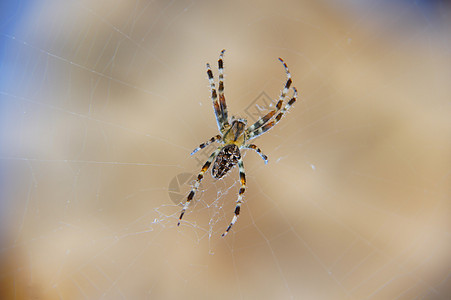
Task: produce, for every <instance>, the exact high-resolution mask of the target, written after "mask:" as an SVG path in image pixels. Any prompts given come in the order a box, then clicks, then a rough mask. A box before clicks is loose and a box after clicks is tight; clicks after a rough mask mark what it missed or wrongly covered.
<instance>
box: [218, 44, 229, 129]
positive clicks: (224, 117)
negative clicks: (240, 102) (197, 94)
mask: <svg viewBox="0 0 451 300" xmlns="http://www.w3.org/2000/svg"><path fill="white" fill-rule="evenodd" d="M224 52H225V50H222V51H221V55H220V56H219V60H218V70H219V87H218V95H219V105H220V107H221V112H222V122H223V124H222V127H224V125H225V124H229V117H228V112H227V104H226V100H225V96H224V62H223V58H224Z"/></svg>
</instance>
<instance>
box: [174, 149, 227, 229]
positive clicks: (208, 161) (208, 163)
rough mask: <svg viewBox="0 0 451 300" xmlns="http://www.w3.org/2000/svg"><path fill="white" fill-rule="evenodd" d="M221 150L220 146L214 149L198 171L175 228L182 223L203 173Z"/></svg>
mask: <svg viewBox="0 0 451 300" xmlns="http://www.w3.org/2000/svg"><path fill="white" fill-rule="evenodd" d="M221 149H222V146H221V147H219V148H218V149H216V151H215V152H213V153H212V154H211V155H210V157H209V158H208V160H207V162H206V163H205V164H204V166H203V167H202V169H201V170H200V172H199V174H198V175H197V180H196V182H195V183H194V186H193V188H192V189H191V191H190V192H189V194H188V196H187V198H186V202H185V204H184V205H183V209H182V212H181V213H180V217H179V222H178V223H177V226H179V225H180V222H181V221H182V218H183V215H184V214H185V211H186V209H187V208H188V205H189V203H190V202H191V200H193V197H194V194H195V193H196V191H197V189H198V188H199V185H200V182H201V181H202V178H204V174H205V172H206V171H207V170H208V168H209V167H210V165H211V162H212V161H213V159H215V157H216V156H217V155H218V153H219V151H221Z"/></svg>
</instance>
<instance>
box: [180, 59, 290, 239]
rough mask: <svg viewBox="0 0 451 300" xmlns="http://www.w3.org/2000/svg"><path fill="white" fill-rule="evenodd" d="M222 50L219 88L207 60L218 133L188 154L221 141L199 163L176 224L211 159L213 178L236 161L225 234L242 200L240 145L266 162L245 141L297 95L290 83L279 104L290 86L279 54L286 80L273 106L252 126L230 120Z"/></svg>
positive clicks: (268, 124) (264, 128)
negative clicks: (234, 191) (288, 96)
mask: <svg viewBox="0 0 451 300" xmlns="http://www.w3.org/2000/svg"><path fill="white" fill-rule="evenodd" d="M224 52H225V50H222V51H221V55H220V56H219V60H218V70H219V81H218V85H219V88H218V92H216V87H215V81H214V78H213V72H212V71H211V68H210V64H208V63H207V75H208V80H209V81H210V88H211V100H212V102H213V108H214V111H215V116H216V121H217V124H218V129H219V132H220V134H218V135H216V136H214V137H212V138H211V139H210V140H208V141H207V142H205V143H203V144H200V145H199V147H197V148H196V149H194V151H193V152H192V153H191V155H192V154H194V153H196V152H197V151H199V150H200V149H203V148H205V147H206V146H207V145H209V144H211V143H213V142H218V143H221V145H220V146H219V147H218V148H217V149H216V150H215V151H214V152H213V153H212V154H211V155H210V157H209V158H208V160H207V162H206V163H205V164H204V166H203V167H202V169H201V171H200V173H199V175H197V180H196V182H195V183H194V186H193V188H192V189H191V191H190V192H189V194H188V197H187V199H186V202H185V205H184V206H183V209H182V212H181V213H180V217H179V222H178V224H177V225H180V222H181V221H182V218H183V215H184V214H185V211H186V209H187V208H188V205H189V203H190V202H191V200H192V199H193V197H194V194H195V193H196V191H197V189H198V188H199V185H200V182H201V181H202V178H203V177H204V174H205V172H206V171H207V170H208V168H209V167H210V165H211V163H212V162H213V160H214V163H213V168H212V170H211V174H212V176H213V177H214V178H216V179H219V178H222V177H223V176H224V175H226V174H227V172H228V171H229V170H231V169H232V168H233V167H234V166H235V165H238V168H239V172H240V182H241V188H240V190H239V192H238V199H237V200H236V207H235V215H234V216H233V219H232V221H231V222H230V225H229V227H227V229H226V231H225V232H224V233H223V234H222V236H225V235H226V234H227V233H228V232H229V230H230V228H232V226H233V224H235V222H236V220H237V219H238V216H239V214H240V208H241V203H242V202H243V194H244V191H245V190H246V175H245V173H244V164H243V160H242V157H241V152H240V149H253V150H255V151H256V152H257V153H258V154H259V155H260V156H261V157H262V159H263V160H264V161H265V163H267V162H268V157H267V156H266V155H264V154H263V153H262V152H261V150H260V148H258V147H257V146H256V145H254V144H248V143H247V141H249V140H252V139H255V138H256V137H258V136H260V135H262V134H263V133H265V132H266V131H268V130H269V129H271V128H272V127H274V125H276V124H277V123H278V122H279V121H280V119H281V118H282V116H283V115H284V113H285V112H286V111H287V110H288V109H289V108H290V107H291V106H292V105H293V103H294V102H295V101H296V97H297V90H296V88H294V87H293V91H294V94H293V97H292V98H291V99H290V100H289V101H288V103H287V104H286V105H285V106H284V107H283V108H282V104H283V101H284V99H285V97H286V94H287V92H288V89H289V88H290V86H291V74H290V72H289V71H288V67H287V64H286V63H285V62H284V61H283V60H282V59H281V58H279V60H280V61H281V62H282V64H283V66H284V68H285V73H286V74H287V81H286V83H285V87H284V88H283V90H282V93H281V95H280V97H279V101H278V102H277V104H276V106H275V108H274V109H273V110H271V111H270V112H269V113H267V114H266V115H264V116H263V117H262V118H260V119H259V120H258V121H257V122H255V123H254V124H253V125H252V126H249V127H248V128H246V125H247V121H246V120H245V119H236V118H235V117H232V118H231V119H230V122H229V118H228V112H227V105H226V101H225V96H224V66H223V57H224ZM274 116H275V117H274ZM273 117H274V118H273Z"/></svg>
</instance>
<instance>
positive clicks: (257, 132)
mask: <svg viewBox="0 0 451 300" xmlns="http://www.w3.org/2000/svg"><path fill="white" fill-rule="evenodd" d="M293 90H294V95H293V98H291V100H290V101H288V103H287V104H286V105H285V107H284V108H283V109H282V110H281V111H280V113H278V114H277V116H276V117H275V118H274V120H272V121H271V122H269V123H267V124H266V125H264V126H263V127H261V128H258V129H257V130H255V131H252V132H250V133H249V135H248V138H247V139H248V140H251V139H255V138H256V137H258V136H260V135H262V134H263V133H265V132H266V131H268V130H269V129H271V128H273V127H274V126H275V125H276V124H277V123H279V121H280V119H282V117H283V115H284V114H285V113H286V112H287V110H288V109H290V107H291V106H292V105H293V104H294V102H296V98H297V96H298V91H297V90H296V88H295V87H294V88H293Z"/></svg>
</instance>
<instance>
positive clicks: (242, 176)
mask: <svg viewBox="0 0 451 300" xmlns="http://www.w3.org/2000/svg"><path fill="white" fill-rule="evenodd" d="M238 167H239V169H240V181H241V188H240V191H239V192H238V199H237V200H236V206H235V215H234V216H233V219H232V222H230V225H229V227H227V229H226V231H225V232H224V233H223V234H222V236H226V235H227V233H229V230H230V228H232V226H233V224H235V222H236V220H238V216H239V215H240V209H241V203H242V202H243V194H244V191H245V190H246V174H245V173H244V164H243V159H242V158H240V159H238Z"/></svg>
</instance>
